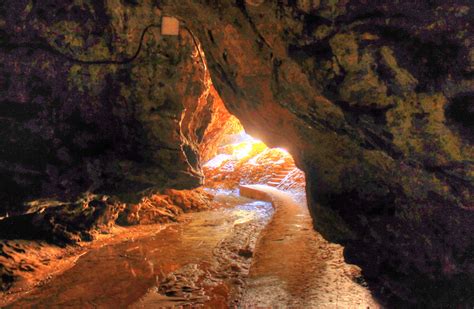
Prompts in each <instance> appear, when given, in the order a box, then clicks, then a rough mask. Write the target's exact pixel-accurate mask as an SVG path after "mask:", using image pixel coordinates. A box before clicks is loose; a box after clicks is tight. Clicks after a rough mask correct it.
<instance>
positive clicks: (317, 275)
mask: <svg viewBox="0 0 474 309" xmlns="http://www.w3.org/2000/svg"><path fill="white" fill-rule="evenodd" d="M246 187H247V188H249V189H250V190H252V191H253V192H249V194H248V195H249V196H252V197H255V198H258V197H260V198H262V199H271V200H272V201H273V204H274V207H275V209H276V210H275V213H274V215H273V217H272V219H271V221H270V222H269V223H268V225H267V226H266V228H265V230H264V231H263V232H262V234H261V235H260V239H259V241H258V243H257V247H256V249H255V255H254V258H253V261H252V265H251V269H250V273H249V278H248V279H247V286H246V289H245V291H244V293H243V297H242V299H241V305H242V306H243V307H245V306H248V307H255V306H258V307H272V308H275V307H278V308H286V307H292V308H295V307H296V308H368V307H370V308H378V307H379V305H378V304H377V302H376V301H375V300H374V299H373V297H372V296H371V294H370V292H369V291H368V290H367V289H366V288H365V287H364V286H362V285H360V284H358V283H356V281H357V280H361V277H360V269H359V268H358V267H356V266H354V265H349V264H346V263H345V262H344V259H343V255H342V247H341V246H339V245H336V244H332V243H329V242H327V241H325V240H324V239H323V237H322V236H321V235H320V234H318V233H317V232H315V231H314V229H313V227H312V222H311V221H312V220H311V217H310V214H309V211H308V209H307V207H306V205H305V203H304V202H303V201H300V202H296V201H295V199H293V197H292V196H291V195H290V194H288V193H285V192H282V191H280V190H276V189H274V188H271V187H268V186H260V185H253V186H246ZM241 193H244V192H243V191H242V190H241ZM262 193H263V195H262Z"/></svg>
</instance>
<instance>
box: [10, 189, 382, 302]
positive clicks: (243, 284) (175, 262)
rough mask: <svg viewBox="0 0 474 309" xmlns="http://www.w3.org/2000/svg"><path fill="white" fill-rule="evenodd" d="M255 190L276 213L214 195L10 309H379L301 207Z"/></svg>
mask: <svg viewBox="0 0 474 309" xmlns="http://www.w3.org/2000/svg"><path fill="white" fill-rule="evenodd" d="M256 189H258V190H261V191H264V192H266V194H268V195H270V196H271V197H272V200H273V204H274V207H275V211H274V210H273V208H272V205H271V204H270V203H269V202H264V201H255V200H251V199H248V198H244V197H240V196H238V195H237V194H235V192H232V191H221V192H217V195H216V198H215V201H216V204H217V205H219V206H218V207H216V208H215V209H213V210H210V211H204V212H199V213H189V214H185V215H184V216H183V218H182V222H181V223H178V224H171V225H169V226H167V227H165V228H164V229H162V230H161V231H160V232H158V233H156V232H155V233H150V234H149V236H145V237H137V238H130V239H127V240H126V241H122V242H120V243H114V244H111V245H105V246H102V247H100V248H94V249H92V250H90V251H89V252H87V253H86V254H84V255H83V256H81V257H80V258H79V259H78V260H77V262H76V263H75V264H74V266H73V267H71V268H70V269H68V270H66V271H64V272H63V273H62V274H60V275H57V276H55V277H53V278H52V279H51V280H49V281H48V282H46V283H45V284H43V285H41V286H39V287H38V288H36V289H34V290H33V291H31V292H30V293H28V294H26V295H24V296H23V297H22V298H21V299H19V300H17V301H16V302H14V303H13V304H11V305H10V306H7V308H25V307H27V308H29V307H35V308H59V307H61V308H62V307H71V308H98V307H99V308H110V307H118V308H122V307H131V308H153V307H171V306H187V305H191V306H194V305H198V304H199V305H203V306H204V307H213V308H216V307H220V308H222V307H228V306H229V305H230V304H235V305H242V306H249V307H254V306H259V307H261V306H267V307H268V306H272V307H289V306H290V307H318V308H338V307H344V308H349V307H350V308H358V307H361V308H362V307H364V308H367V307H370V308H376V307H378V305H377V303H376V301H375V300H374V299H373V298H372V297H371V295H370V292H369V291H368V290H367V289H366V288H365V287H364V286H362V285H360V284H358V283H356V281H358V280H359V282H360V278H361V277H360V270H359V269H358V268H357V267H355V266H353V265H348V264H346V263H344V260H343V257H342V247H340V246H338V245H335V244H331V243H328V242H327V241H325V240H324V239H323V238H322V237H321V236H320V235H319V234H318V233H316V232H315V231H314V230H313V229H312V225H311V218H310V216H309V213H308V210H307V208H306V206H304V204H303V202H302V201H300V202H296V200H295V199H293V197H292V196H291V195H290V194H288V193H285V192H282V191H279V190H276V189H273V188H270V187H267V186H258V187H256ZM297 200H298V199H297ZM148 231H149V229H148ZM148 233H149V232H148Z"/></svg>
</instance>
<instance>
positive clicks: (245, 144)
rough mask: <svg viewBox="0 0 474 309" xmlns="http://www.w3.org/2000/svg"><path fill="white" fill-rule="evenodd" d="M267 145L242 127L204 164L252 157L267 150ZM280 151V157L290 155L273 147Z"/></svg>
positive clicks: (211, 165) (216, 165) (218, 163)
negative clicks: (218, 152) (217, 153)
mask: <svg viewBox="0 0 474 309" xmlns="http://www.w3.org/2000/svg"><path fill="white" fill-rule="evenodd" d="M267 149H268V147H267V145H265V143H264V142H262V141H261V140H259V139H256V138H253V137H252V136H250V135H249V134H247V133H246V132H245V130H244V129H242V130H241V131H240V132H238V133H236V134H233V135H231V136H229V137H228V144H226V145H224V146H222V147H221V151H220V154H219V155H217V156H216V157H214V158H213V159H211V160H209V161H208V162H207V163H206V164H205V165H204V166H208V167H214V168H217V167H219V166H220V165H221V164H222V163H223V162H224V161H226V160H229V159H233V160H238V161H242V160H245V159H248V158H249V157H254V156H256V155H258V154H259V153H262V152H264V151H265V150H267ZM273 150H274V151H278V152H279V153H281V157H287V156H290V154H289V153H288V151H286V150H285V149H283V148H273Z"/></svg>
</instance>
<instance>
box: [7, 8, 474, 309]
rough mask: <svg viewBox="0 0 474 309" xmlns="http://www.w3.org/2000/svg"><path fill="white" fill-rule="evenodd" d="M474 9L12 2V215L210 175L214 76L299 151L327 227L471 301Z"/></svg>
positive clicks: (244, 115)
mask: <svg viewBox="0 0 474 309" xmlns="http://www.w3.org/2000/svg"><path fill="white" fill-rule="evenodd" d="M162 15H171V16H175V17H177V18H179V19H180V20H181V25H182V29H181V33H180V36H179V37H163V36H161V35H160V31H159V30H160V29H159V22H160V20H161V17H162ZM471 16H472V3H471V2H470V1H468V0H451V1H428V0H426V1H408V0H401V1H396V2H395V1H376V0H336V1H329V0H318V1H314V0H313V1H303V0H298V1H270V0H267V1H243V0H236V1H232V0H222V1H214V0H213V1H201V0H182V1H168V0H161V1H151V0H133V1H131V0H122V1H119V0H108V1H74V0H70V1H66V2H63V1H55V0H45V1H41V2H36V1H31V0H30V1H28V0H15V1H13V0H7V1H4V2H2V3H0V59H1V61H0V72H1V73H0V94H1V102H0V110H1V111H2V115H1V118H0V122H1V127H0V136H1V138H0V149H1V152H0V186H1V187H2V190H1V192H0V196H1V197H2V201H3V203H2V205H1V206H0V210H1V213H2V214H6V213H7V212H8V213H10V214H14V213H21V212H24V211H26V209H27V208H25V207H24V206H22V205H25V202H27V201H30V200H32V199H37V198H45V197H48V198H57V199H74V198H75V197H77V196H79V195H80V194H82V193H83V192H85V191H90V192H94V193H100V194H111V195H116V196H118V197H119V198H120V199H122V200H123V201H128V200H133V199H134V198H136V195H137V193H138V192H142V191H143V190H146V189H150V188H168V187H174V188H192V187H196V186H198V185H199V184H200V182H201V178H202V176H201V171H200V160H201V158H200V150H201V152H202V147H201V146H200V143H202V141H203V134H204V132H206V130H207V131H208V132H210V131H213V130H211V129H209V130H208V129H207V127H208V126H209V125H210V124H211V125H212V119H213V118H212V111H213V110H215V108H212V107H211V105H212V104H214V102H217V101H218V100H219V99H215V95H214V92H213V91H212V88H211V85H210V83H209V80H208V78H206V76H208V75H207V74H209V75H210V77H211V78H212V82H213V84H214V86H215V88H216V90H217V92H218V93H219V95H220V97H221V98H222V100H223V102H224V104H225V106H226V107H227V109H228V110H229V111H230V112H231V113H232V114H234V115H235V116H237V117H238V118H239V120H240V121H241V122H242V123H243V125H244V127H245V128H246V130H247V131H249V132H250V133H251V134H252V135H254V136H255V137H258V138H260V139H262V140H264V141H265V142H266V143H267V144H268V145H270V146H280V147H284V148H286V149H288V150H289V151H290V152H291V154H292V155H293V157H294V158H295V161H296V163H297V165H298V166H299V167H300V168H301V169H302V170H304V171H305V173H306V179H307V194H308V201H309V207H310V210H311V212H312V215H313V218H314V223H315V228H316V229H317V230H318V231H320V232H321V233H322V234H323V235H324V236H325V237H327V238H328V239H330V240H332V241H335V242H339V243H342V244H344V245H345V254H346V258H347V260H349V261H353V262H355V263H357V264H359V265H360V266H361V267H362V268H363V270H364V274H365V276H366V277H367V278H368V280H369V283H370V284H372V286H373V289H374V290H375V291H378V292H380V294H381V295H383V296H386V297H387V298H388V299H389V301H390V302H391V303H393V304H396V303H397V302H399V301H400V303H402V302H408V303H411V304H413V303H418V304H424V305H440V304H441V305H443V304H444V305H446V304H450V303H457V304H461V305H463V304H472V303H473V302H474V295H473V291H474V202H473V199H472V196H473V191H474V190H473V185H474V179H473V177H474V168H473V147H472V142H473V138H472V137H473V133H472V129H473V122H472V119H473V117H474V115H473V110H472V106H473V103H472V98H473V90H472V89H473V83H472V73H473V69H474V49H473V48H472V39H473V38H472V33H473V29H472V19H471V18H470V17H471ZM199 45H201V46H202V51H203V53H200V51H199V49H200V48H199ZM203 57H205V59H203ZM204 60H205V61H207V67H208V70H209V71H208V72H207V71H206V66H205V65H204V62H203V61H204ZM209 104H211V105H209ZM216 104H217V103H216ZM214 119H216V118H214ZM214 126H215V127H219V125H216V123H214ZM207 156H208V157H209V154H208V155H207Z"/></svg>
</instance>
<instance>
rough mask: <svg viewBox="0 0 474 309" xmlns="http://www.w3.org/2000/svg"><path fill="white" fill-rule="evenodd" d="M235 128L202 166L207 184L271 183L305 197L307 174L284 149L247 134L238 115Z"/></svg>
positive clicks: (230, 186) (223, 186)
mask: <svg viewBox="0 0 474 309" xmlns="http://www.w3.org/2000/svg"><path fill="white" fill-rule="evenodd" d="M229 122H232V125H231V127H232V130H230V132H229V133H228V134H225V135H223V136H222V137H221V139H220V142H219V143H218V145H217V147H216V155H215V156H214V157H213V158H211V159H210V160H208V161H207V162H205V164H204V165H203V173H204V186H205V187H208V188H214V189H237V188H238V187H239V186H241V185H254V184H261V185H268V186H271V187H275V188H278V189H280V190H285V191H291V192H292V194H294V195H295V196H298V197H299V198H301V199H305V175H304V172H303V171H301V170H300V169H298V168H297V167H296V165H295V162H294V160H293V158H292V156H291V154H289V153H288V152H287V151H286V150H285V149H283V148H269V147H268V146H267V145H266V144H265V143H264V142H262V141H260V140H258V139H256V138H254V137H252V136H251V135H249V134H247V133H246V132H245V130H244V128H243V127H242V125H241V124H240V122H239V121H238V119H236V118H235V117H231V118H230V119H229Z"/></svg>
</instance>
